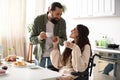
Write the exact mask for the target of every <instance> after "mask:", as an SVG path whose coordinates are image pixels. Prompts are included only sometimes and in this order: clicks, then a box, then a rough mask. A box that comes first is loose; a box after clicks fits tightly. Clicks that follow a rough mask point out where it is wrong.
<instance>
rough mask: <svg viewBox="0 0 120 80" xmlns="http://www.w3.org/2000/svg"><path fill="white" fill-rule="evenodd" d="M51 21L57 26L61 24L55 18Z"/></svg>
mask: <svg viewBox="0 0 120 80" xmlns="http://www.w3.org/2000/svg"><path fill="white" fill-rule="evenodd" d="M50 21H51V22H52V23H53V24H57V23H58V22H59V20H56V19H55V18H52V19H51V20H50Z"/></svg>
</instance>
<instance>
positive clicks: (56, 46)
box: [52, 36, 60, 48]
mask: <svg viewBox="0 0 120 80" xmlns="http://www.w3.org/2000/svg"><path fill="white" fill-rule="evenodd" d="M52 41H53V48H58V44H59V41H60V39H59V37H58V36H54V37H53V38H52Z"/></svg>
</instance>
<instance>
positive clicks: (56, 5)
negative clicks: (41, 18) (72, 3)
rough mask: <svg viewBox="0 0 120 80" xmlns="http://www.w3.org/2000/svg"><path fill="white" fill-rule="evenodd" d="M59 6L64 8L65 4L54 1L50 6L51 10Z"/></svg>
mask: <svg viewBox="0 0 120 80" xmlns="http://www.w3.org/2000/svg"><path fill="white" fill-rule="evenodd" d="M56 7H58V8H61V9H62V8H63V6H62V5H61V4H60V3H59V2H53V3H52V4H51V6H50V10H52V11H53V10H55V8H56Z"/></svg>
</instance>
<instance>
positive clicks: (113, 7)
mask: <svg viewBox="0 0 120 80" xmlns="http://www.w3.org/2000/svg"><path fill="white" fill-rule="evenodd" d="M75 7H76V8H75ZM74 9H76V14H75V17H103V16H120V0H76V5H75V6H74Z"/></svg>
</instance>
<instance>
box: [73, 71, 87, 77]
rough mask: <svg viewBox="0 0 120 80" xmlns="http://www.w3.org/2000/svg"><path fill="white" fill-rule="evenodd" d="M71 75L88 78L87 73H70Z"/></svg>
mask: <svg viewBox="0 0 120 80" xmlns="http://www.w3.org/2000/svg"><path fill="white" fill-rule="evenodd" d="M71 74H72V75H74V76H83V75H84V76H88V71H84V72H71Z"/></svg>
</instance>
